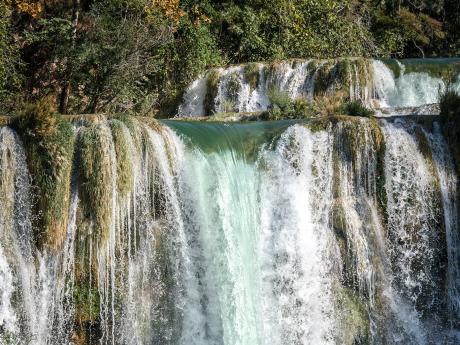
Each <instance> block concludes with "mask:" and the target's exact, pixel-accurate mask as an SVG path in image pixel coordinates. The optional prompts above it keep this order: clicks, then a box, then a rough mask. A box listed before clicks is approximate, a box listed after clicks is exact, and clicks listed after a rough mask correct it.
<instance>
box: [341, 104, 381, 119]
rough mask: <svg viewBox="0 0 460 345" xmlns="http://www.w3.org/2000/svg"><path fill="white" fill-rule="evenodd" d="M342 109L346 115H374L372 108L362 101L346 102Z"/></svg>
mask: <svg viewBox="0 0 460 345" xmlns="http://www.w3.org/2000/svg"><path fill="white" fill-rule="evenodd" d="M340 110H341V112H342V113H343V114H344V115H350V116H362V117H369V116H372V115H374V111H373V110H372V109H369V108H367V107H366V106H365V105H364V104H362V103H361V102H360V101H349V102H345V103H344V104H343V105H342V107H341V109H340Z"/></svg>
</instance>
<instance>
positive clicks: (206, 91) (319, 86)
mask: <svg viewBox="0 0 460 345" xmlns="http://www.w3.org/2000/svg"><path fill="white" fill-rule="evenodd" d="M449 75H451V76H453V77H455V78H454V79H455V80H453V84H452V88H454V89H459V88H460V79H459V78H460V73H459V69H458V59H450V60H449V59H444V60H443V59H440V60H439V61H438V60H436V59H433V60H430V59H427V60H414V59H412V60H401V61H399V60H366V59H337V60H292V61H280V62H274V63H270V64H267V63H250V64H245V65H238V66H230V67H228V68H218V69H215V70H210V71H207V72H206V73H205V74H204V75H203V76H201V77H200V78H198V79H197V80H195V81H194V82H193V83H192V84H191V85H190V86H189V88H188V89H187V90H186V91H185V94H184V98H183V102H182V103H181V104H180V105H179V108H178V113H177V116H178V117H193V116H206V115H212V114H218V113H229V112H236V113H242V112H260V111H264V110H267V108H268V107H269V106H270V104H271V100H270V93H271V92H272V90H277V91H280V92H282V93H284V94H286V95H287V96H288V97H289V98H290V99H292V100H296V99H299V98H301V99H306V100H307V101H311V100H312V99H313V98H314V97H315V96H320V95H324V94H326V95H329V96H331V95H334V94H340V93H343V94H345V95H347V96H348V97H349V98H350V99H351V100H360V101H362V102H363V103H364V104H366V105H367V106H369V107H373V108H376V109H377V110H378V111H379V114H380V115H381V116H385V115H395V114H399V115H408V114H422V115H430V114H436V113H437V112H438V111H439V110H438V109H437V108H436V107H435V106H433V104H435V103H437V102H438V95H439V92H442V91H443V90H445V88H446V78H447V77H448V76H449Z"/></svg>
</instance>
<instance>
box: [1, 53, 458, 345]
mask: <svg viewBox="0 0 460 345" xmlns="http://www.w3.org/2000/svg"><path fill="white" fill-rule="evenodd" d="M389 66H390V65H388V64H384V63H383V62H380V61H373V62H372V63H369V61H367V62H363V61H361V62H356V63H355V64H351V67H350V66H348V67H347V66H344V65H341V64H332V63H330V62H328V61H322V62H321V63H314V61H308V62H305V61H297V62H295V63H294V62H293V63H291V62H289V63H281V64H280V65H277V66H272V70H271V72H270V73H268V71H267V70H266V69H267V67H266V66H264V65H263V64H256V65H254V66H252V67H251V68H249V67H244V66H238V67H232V68H230V69H227V70H223V69H222V70H219V74H218V76H217V77H218V78H215V79H214V81H216V80H218V81H219V82H218V83H217V84H216V85H215V86H217V88H216V89H215V93H214V95H215V98H212V99H211V101H212V102H213V104H214V106H217V107H220V108H218V109H220V110H219V111H227V110H231V111H253V110H257V109H262V108H264V107H267V106H268V104H269V99H268V94H267V90H269V88H270V87H271V86H273V85H277V86H278V87H279V88H280V89H282V90H284V91H286V92H288V93H289V94H290V95H291V96H292V97H294V98H295V97H306V98H309V97H313V96H314V95H315V93H317V92H318V90H317V88H318V87H320V88H321V90H322V92H325V93H330V94H332V93H333V92H335V91H337V90H339V89H340V88H341V87H342V86H343V85H339V83H338V82H335V81H337V80H338V79H334V77H335V76H342V77H343V76H347V78H348V77H349V78H351V79H352V80H353V81H354V82H353V83H348V84H347V85H346V87H347V89H348V90H349V92H350V94H352V95H353V96H352V97H354V98H360V97H362V98H363V99H367V100H368V101H369V102H373V101H375V100H378V101H381V102H384V101H385V102H387V103H388V104H390V105H394V104H392V103H391V102H393V101H392V97H393V96H392V95H394V92H395V91H394V90H400V91H397V92H396V94H399V96H401V92H406V91H407V92H409V91H408V90H406V87H403V85H404V83H405V82H406V81H407V80H406V81H403V79H404V78H405V76H409V75H410V74H413V75H412V76H411V78H412V77H414V74H417V73H421V72H414V70H415V69H416V68H415V67H414V66H411V65H410V64H407V65H406V66H405V71H400V72H399V76H398V77H395V74H394V73H395V72H394V68H393V67H392V69H390V68H389ZM390 67H391V66H390ZM411 68H412V70H411ZM417 68H418V67H417ZM249 70H251V71H249ZM363 71H364V72H363ZM379 71H380V72H379ZM249 72H251V73H249ZM345 72H346V73H345ZM361 72H362V73H364V75H366V76H367V77H366V78H362V77H361V76H360V75H361ZM250 75H251V76H252V77H253V78H250ZM214 77H216V75H215V76H214ZM419 77H420V78H419ZM207 78H210V76H207ZM207 78H203V79H200V80H198V81H197V82H195V83H194V85H192V87H191V89H194V90H195V91H193V92H189V93H187V94H186V96H185V97H186V99H187V100H188V101H187V104H184V105H183V107H182V108H181V109H183V110H184V111H186V112H190V111H192V110H193V109H195V110H196V109H198V110H199V109H204V107H205V105H204V103H203V102H202V101H203V100H204V99H207V101H209V100H210V98H209V94H208V92H207V90H206V89H207V87H208V86H209V85H208V84H209V79H207ZM369 78H372V80H373V82H372V83H373V84H372V83H370V82H369ZM417 78H419V79H417V80H419V81H420V85H424V86H423V87H425V89H424V90H423V92H421V93H419V94H418V96H416V97H415V96H414V98H412V99H410V97H412V96H408V95H409V93H408V94H407V95H406V96H404V97H402V98H401V99H402V101H404V102H406V101H407V102H409V103H411V102H416V101H414V99H416V98H417V97H419V96H420V97H421V98H419V99H423V102H428V101H429V97H431V96H430V95H431V93H430V94H429V93H426V92H425V91H426V90H428V89H429V88H430V87H429V86H426V85H425V84H426V83H427V81H426V80H427V79H424V78H425V76H420V75H419V76H418V77H417ZM430 78H431V77H430ZM325 80H329V81H331V83H325V82H324V81H325ZM334 80H335V81H334ZM408 80H409V79H408ZM411 80H412V79H411ZM430 82H431V81H430ZM242 84H245V85H244V88H243V86H241V85H242ZM371 84H372V85H371ZM416 84H417V83H416V82H414V80H412V81H411V82H410V85H412V86H414V85H416ZM238 85H240V86H238ZM398 85H399V86H398ZM433 85H434V84H433ZM417 87H418V86H415V87H414V90H415V89H417ZM398 88H399V89H398ZM315 90H316V91H315ZM403 90H404V91H403ZM189 91H190V90H189ZM424 92H425V93H424ZM427 95H428V96H427ZM399 96H398V97H399ZM200 99H201V101H200ZM229 99H232V102H230V103H227V101H228V100H229ZM393 100H394V98H393ZM427 100H428V101H427ZM395 102H396V101H395ZM417 102H418V101H417ZM411 104H412V103H411ZM226 107H229V108H228V109H224V108H226ZM185 109H188V110H185ZM190 109H192V110H190ZM198 110H197V111H198ZM200 111H201V110H200ZM71 132H72V133H71V135H72V136H73V138H74V139H75V141H74V143H75V144H74V148H73V152H74V154H73V155H72V158H70V164H71V165H72V168H71V174H69V175H70V176H69V177H68V180H65V179H63V180H59V182H60V183H63V184H65V185H66V186H68V188H64V189H63V190H65V191H67V192H66V193H67V194H65V195H63V199H64V200H63V204H65V205H67V204H68V206H66V208H65V212H63V214H62V215H61V217H63V219H64V220H65V221H62V222H60V221H59V220H56V223H57V224H65V226H64V227H63V228H62V229H60V230H59V231H62V234H58V233H57V231H56V229H53V231H49V232H47V231H46V229H45V230H44V233H39V232H38V230H37V224H39V222H38V221H39V220H40V219H41V218H42V217H43V216H44V215H43V214H42V213H41V210H37V205H40V202H39V201H40V200H37V195H40V194H39V193H37V189H38V188H39V187H40V185H39V184H38V183H37V178H36V176H34V173H32V171H36V170H34V168H35V166H34V165H33V163H34V161H33V160H32V159H31V157H30V154H32V153H33V152H34V151H33V150H30V149H29V147H28V146H27V145H28V143H27V141H24V140H23V137H24V133H23V132H22V131H21V128H18V127H15V125H14V124H13V125H12V126H11V127H8V126H4V127H0V345H7V344H8V345H9V344H18V345H22V344H34V345H45V344H49V345H57V344H59V345H61V344H69V345H70V344H72V345H80V344H88V345H92V344H113V345H114V344H123V345H124V344H126V345H135V344H171V345H178V344H183V345H185V344H187V345H189V344H196V345H220V344H222V345H265V344H277V345H288V344H289V345H291V344H295V345H297V344H298V345H300V344H314V345H317V344H349V345H357V344H375V345H381V344H391V345H396V344H426V345H428V344H436V345H437V344H439V345H441V344H443V345H444V344H452V345H453V344H458V343H459V342H460V249H459V248H460V247H459V246H460V238H459V223H458V222H459V220H458V210H459V204H458V202H459V201H458V198H459V194H458V176H457V172H456V164H457V162H455V161H454V159H453V157H452V155H451V152H450V147H449V144H448V141H447V139H446V138H445V137H444V135H443V131H442V129H441V127H440V124H439V123H438V122H437V120H436V118H433V117H429V118H427V117H425V118H417V117H409V118H408V117H401V116H399V117H398V116H396V117H392V118H388V119H377V118H367V119H366V118H356V117H331V118H318V119H311V120H303V121H278V122H256V123H232V124H229V123H209V122H203V123H198V122H186V121H165V122H164V123H159V122H156V121H154V120H149V119H145V118H139V119H136V118H130V117H127V116H126V117H123V116H121V117H120V116H117V117H108V118H104V117H94V118H91V117H88V118H80V119H73V130H72V131H71ZM23 142H24V144H23ZM72 142H73V141H72ZM44 197H45V198H46V196H44ZM65 200H67V201H68V202H66V201H65ZM43 212H45V211H43ZM61 235H62V236H61ZM43 236H45V237H46V236H47V237H52V236H58V237H59V238H62V242H60V241H53V240H52V238H49V241H46V240H45V241H43ZM45 239H46V238H45Z"/></svg>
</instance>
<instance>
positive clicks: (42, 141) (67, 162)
mask: <svg viewBox="0 0 460 345" xmlns="http://www.w3.org/2000/svg"><path fill="white" fill-rule="evenodd" d="M12 126H13V127H14V128H15V129H16V131H17V132H18V134H19V135H20V137H21V139H22V141H23V143H24V147H25V149H26V151H27V152H26V153H27V164H28V167H29V171H30V174H31V177H32V184H33V185H34V187H35V188H36V193H37V199H36V202H35V203H34V210H35V214H36V217H35V218H34V230H35V231H34V232H35V240H36V243H37V245H38V247H39V248H41V247H43V246H47V247H49V248H53V249H58V248H60V246H61V245H62V244H63V241H64V239H65V233H66V229H67V218H68V207H69V200H70V195H69V194H70V175H71V170H72V161H73V152H74V138H75V136H74V132H73V129H72V126H71V124H70V123H69V122H68V121H66V120H65V119H63V118H62V117H61V116H59V115H58V114H56V112H55V111H54V109H53V107H52V106H51V105H50V103H49V100H43V101H41V102H39V103H37V104H32V105H29V106H27V107H26V108H25V109H24V110H23V112H22V113H21V114H20V115H19V116H18V117H16V118H15V119H14V120H13V123H12Z"/></svg>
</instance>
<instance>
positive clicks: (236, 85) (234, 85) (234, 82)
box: [227, 72, 241, 102]
mask: <svg viewBox="0 0 460 345" xmlns="http://www.w3.org/2000/svg"><path fill="white" fill-rule="evenodd" d="M240 88H241V85H240V78H239V76H238V72H233V73H232V74H230V76H229V78H228V81H227V92H228V95H229V97H230V99H231V100H232V101H233V102H236V101H237V100H238V95H239V93H240Z"/></svg>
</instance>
